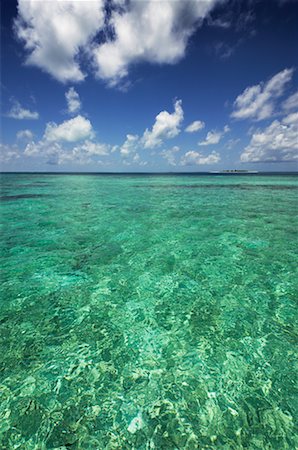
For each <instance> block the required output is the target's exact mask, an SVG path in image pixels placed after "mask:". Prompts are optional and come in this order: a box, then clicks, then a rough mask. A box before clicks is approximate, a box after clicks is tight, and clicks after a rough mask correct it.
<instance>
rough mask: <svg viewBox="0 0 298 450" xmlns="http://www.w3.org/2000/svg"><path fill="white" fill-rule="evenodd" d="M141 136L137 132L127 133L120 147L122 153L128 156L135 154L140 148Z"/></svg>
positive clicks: (125, 156)
mask: <svg viewBox="0 0 298 450" xmlns="http://www.w3.org/2000/svg"><path fill="white" fill-rule="evenodd" d="M138 142H139V136H138V135H136V134H127V135H126V140H125V142H124V144H122V146H121V147H120V154H121V156H123V157H124V158H127V157H128V156H130V155H131V154H134V153H135V152H136V150H137V148H138Z"/></svg>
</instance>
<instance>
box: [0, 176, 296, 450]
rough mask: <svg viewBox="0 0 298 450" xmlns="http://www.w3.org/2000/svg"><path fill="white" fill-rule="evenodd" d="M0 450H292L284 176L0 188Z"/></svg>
mask: <svg viewBox="0 0 298 450" xmlns="http://www.w3.org/2000/svg"><path fill="white" fill-rule="evenodd" d="M1 181H2V188H1V202H0V206H1V210H0V219H1V223H2V225H1V268H2V275H1V281H2V287H1V300H0V448H1V449H4V450H10V449H20V450H28V449H30V450H46V449H51V450H53V449H55V450H77V449H78V450H79V449H90V450H96V449H99V450H103V449H127V450H131V449H140V450H143V449H144V450H145V449H146V450H147V449H148V450H149V449H156V450H172V449H173V450H174V449H179V450H180V449H189V450H192V449H208V450H211V449H224V450H233V449H235V450H241V449H253V450H272V449H276V450H283V449H289V450H294V449H295V448H297V447H298V439H297V436H298V433H297V428H295V427H296V425H297V422H296V419H297V408H298V403H297V391H296V390H295V388H296V382H297V359H296V356H297V354H296V350H297V335H298V330H297V317H298V314H297V307H296V305H297V303H296V302H297V280H298V277H297V267H298V261H297V240H298V233H297V201H298V177H297V176H294V175H266V176H265V175H259V174H258V175H205V176H203V175H179V176H178V175H63V174H60V175H47V174H3V175H1Z"/></svg>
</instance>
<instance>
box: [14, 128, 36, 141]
mask: <svg viewBox="0 0 298 450" xmlns="http://www.w3.org/2000/svg"><path fill="white" fill-rule="evenodd" d="M17 139H23V140H27V141H31V140H32V139H33V133H32V131H31V130H20V131H18V132H17Z"/></svg>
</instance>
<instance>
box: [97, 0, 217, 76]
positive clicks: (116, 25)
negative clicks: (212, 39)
mask: <svg viewBox="0 0 298 450" xmlns="http://www.w3.org/2000/svg"><path fill="white" fill-rule="evenodd" d="M216 2H217V0H205V1H192V0H184V1H171V0H164V1H156V0H147V1H132V2H127V3H125V2H122V6H123V8H124V9H125V11H123V8H122V10H121V12H119V11H117V10H115V11H114V12H113V13H112V17H111V20H110V25H111V26H112V27H113V30H114V33H115V38H113V40H110V41H108V42H105V43H104V44H100V45H97V46H95V47H94V49H93V57H94V63H95V67H96V70H97V75H98V77H100V78H103V79H107V80H109V81H110V82H111V84H115V83H117V82H118V81H119V79H121V78H122V77H124V76H125V75H127V73H128V67H129V66H130V65H131V64H132V63H134V62H137V61H148V62H151V63H159V64H161V63H168V64H173V63H175V62H177V61H178V60H179V59H181V58H182V57H183V56H184V54H185V49H186V45H187V42H188V39H189V37H190V36H191V35H192V34H193V33H194V31H195V29H196V28H197V27H198V26H199V25H200V24H201V23H202V19H203V18H204V17H206V16H207V14H208V13H209V12H210V11H211V9H212V8H213V6H214V5H215V3H216Z"/></svg>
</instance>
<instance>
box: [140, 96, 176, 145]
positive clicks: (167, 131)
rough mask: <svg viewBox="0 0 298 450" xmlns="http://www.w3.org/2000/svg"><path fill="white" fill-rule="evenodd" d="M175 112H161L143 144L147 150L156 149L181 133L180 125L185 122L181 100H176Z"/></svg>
mask: <svg viewBox="0 0 298 450" xmlns="http://www.w3.org/2000/svg"><path fill="white" fill-rule="evenodd" d="M174 107H175V111H174V112H173V113H172V114H170V113H169V112H168V111H161V112H160V113H159V114H158V115H157V116H156V118H155V123H154V125H153V127H152V130H151V131H150V130H148V129H146V130H145V132H144V134H143V137H142V143H143V145H144V147H145V148H154V147H158V146H159V145H161V144H162V142H163V140H164V139H170V138H173V137H175V136H177V134H179V133H180V124H181V122H182V121H183V109H182V102H181V100H176V102H175V105H174Z"/></svg>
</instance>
